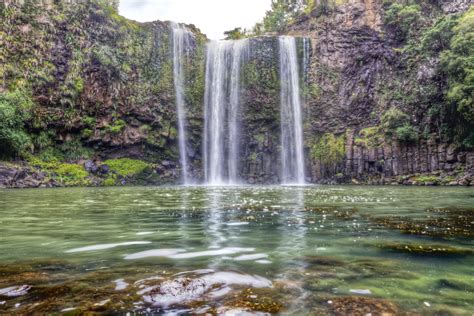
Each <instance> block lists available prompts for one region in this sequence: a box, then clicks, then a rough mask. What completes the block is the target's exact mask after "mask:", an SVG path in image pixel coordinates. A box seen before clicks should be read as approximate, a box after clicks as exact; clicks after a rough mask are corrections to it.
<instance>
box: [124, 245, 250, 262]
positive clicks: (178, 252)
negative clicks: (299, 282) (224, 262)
mask: <svg viewBox="0 0 474 316" xmlns="http://www.w3.org/2000/svg"><path fill="white" fill-rule="evenodd" d="M184 251H185V250H183V249H154V250H148V251H142V252H138V253H134V254H131V255H128V256H126V257H125V259H126V260H133V259H143V258H150V257H163V258H169V259H192V258H199V257H216V256H224V255H233V254H237V253H244V252H252V251H255V248H238V247H228V248H221V249H215V250H205V251H195V252H184Z"/></svg>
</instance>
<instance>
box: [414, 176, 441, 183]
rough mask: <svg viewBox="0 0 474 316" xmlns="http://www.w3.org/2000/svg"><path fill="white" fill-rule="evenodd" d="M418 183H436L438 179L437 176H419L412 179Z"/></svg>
mask: <svg viewBox="0 0 474 316" xmlns="http://www.w3.org/2000/svg"><path fill="white" fill-rule="evenodd" d="M413 180H414V181H416V182H418V183H438V182H439V179H438V177H437V176H432V175H419V176H416V177H414V178H413Z"/></svg>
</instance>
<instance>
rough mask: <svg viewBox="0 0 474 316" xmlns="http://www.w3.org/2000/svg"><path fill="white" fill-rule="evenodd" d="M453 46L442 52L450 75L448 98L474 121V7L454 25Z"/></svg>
mask: <svg viewBox="0 0 474 316" xmlns="http://www.w3.org/2000/svg"><path fill="white" fill-rule="evenodd" d="M453 31H454V36H453V38H452V40H451V46H450V49H448V50H446V51H444V52H443V54H442V55H441V63H442V66H443V70H444V71H445V73H446V74H447V75H448V76H449V79H448V84H449V90H448V94H447V98H448V100H449V101H450V102H452V103H453V104H455V106H456V109H457V111H458V112H459V113H460V114H461V116H462V117H463V118H464V119H465V120H466V121H467V122H471V124H472V122H474V7H472V8H471V9H470V10H469V11H468V12H466V14H464V15H463V16H462V17H461V18H460V19H459V23H458V25H456V26H455V27H454V28H453Z"/></svg>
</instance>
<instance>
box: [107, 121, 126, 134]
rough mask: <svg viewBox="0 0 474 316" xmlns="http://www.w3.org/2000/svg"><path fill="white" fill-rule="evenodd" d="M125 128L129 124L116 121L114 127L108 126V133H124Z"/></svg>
mask: <svg viewBox="0 0 474 316" xmlns="http://www.w3.org/2000/svg"><path fill="white" fill-rule="evenodd" d="M125 126H127V123H125V121H124V120H116V121H115V122H113V124H112V125H108V126H107V131H109V132H110V133H112V134H118V133H120V132H121V131H123V129H124V128H125Z"/></svg>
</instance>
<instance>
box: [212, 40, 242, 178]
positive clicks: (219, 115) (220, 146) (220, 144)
mask: <svg viewBox="0 0 474 316" xmlns="http://www.w3.org/2000/svg"><path fill="white" fill-rule="evenodd" d="M247 48H248V40H240V41H215V42H211V43H209V44H208V47H207V62H206V83H205V85H206V90H205V100H204V103H205V104H204V107H205V108H204V116H205V124H204V148H203V156H204V176H205V181H206V183H207V184H210V185H223V184H224V185H225V184H235V183H238V182H239V161H240V157H239V148H240V146H239V145H240V136H239V134H240V121H239V118H238V117H239V114H240V113H239V108H240V94H241V91H240V90H241V89H240V88H241V84H240V71H241V66H242V62H243V59H244V57H245V53H246V49H247Z"/></svg>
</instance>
